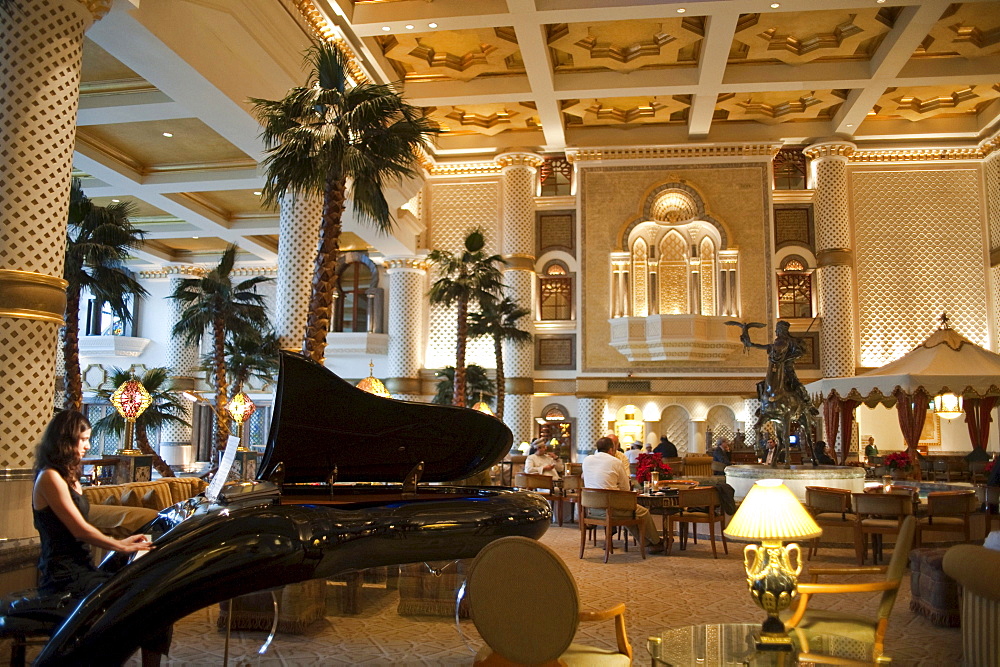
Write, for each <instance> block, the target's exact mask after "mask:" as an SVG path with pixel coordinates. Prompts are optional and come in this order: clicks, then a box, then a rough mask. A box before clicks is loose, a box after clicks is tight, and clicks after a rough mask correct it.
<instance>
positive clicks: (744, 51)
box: [731, 9, 895, 65]
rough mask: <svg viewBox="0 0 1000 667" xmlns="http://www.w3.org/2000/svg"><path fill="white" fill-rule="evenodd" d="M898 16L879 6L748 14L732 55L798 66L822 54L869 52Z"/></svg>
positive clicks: (838, 54) (745, 16)
mask: <svg viewBox="0 0 1000 667" xmlns="http://www.w3.org/2000/svg"><path fill="white" fill-rule="evenodd" d="M894 16H895V13H894V12H893V11H888V10H879V9H859V10H852V11H850V12H847V11H837V10H823V11H815V12H776V13H773V14H744V15H742V16H740V20H739V24H738V28H737V30H736V34H735V36H734V41H733V49H732V51H731V53H732V55H731V57H735V58H737V59H745V60H775V59H777V60H780V61H782V62H784V63H787V64H789V65H799V64H802V63H807V62H810V61H813V60H816V59H817V58H821V57H854V56H857V55H859V54H861V55H870V54H871V52H872V51H873V50H874V47H875V46H876V45H877V44H878V42H879V41H880V40H881V38H882V37H883V36H884V35H885V34H886V33H887V32H889V30H890V29H891V28H892V19H893V17H894Z"/></svg>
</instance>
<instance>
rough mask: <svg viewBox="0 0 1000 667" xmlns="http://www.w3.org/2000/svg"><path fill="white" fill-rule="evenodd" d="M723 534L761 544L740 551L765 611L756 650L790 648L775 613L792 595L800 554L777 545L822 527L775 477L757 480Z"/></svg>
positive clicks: (810, 535)
mask: <svg viewBox="0 0 1000 667" xmlns="http://www.w3.org/2000/svg"><path fill="white" fill-rule="evenodd" d="M723 532H724V533H725V534H726V537H731V538H742V539H748V540H759V541H760V546H758V545H756V544H748V545H747V546H746V548H745V549H744V551H743V565H744V567H745V569H746V573H747V586H748V587H749V588H750V595H751V596H752V597H753V600H754V602H756V603H757V605H758V606H759V607H760V608H761V609H763V610H764V611H766V612H767V619H766V620H765V621H764V623H763V625H762V627H761V634H760V641H759V642H758V643H757V648H758V649H760V650H778V651H790V650H791V649H792V643H791V639H790V638H789V637H788V633H787V632H786V631H785V624H784V623H783V622H782V621H781V619H780V618H778V614H779V612H781V611H782V610H784V609H787V608H788V606H789V605H790V604H791V603H792V599H793V598H794V597H795V596H796V595H797V589H796V586H797V584H798V575H799V572H801V571H802V554H801V551H800V550H799V545H798V544H782V543H783V542H789V541H791V540H808V539H812V538H814V537H819V536H820V535H821V534H822V532H823V531H822V530H821V529H820V527H819V526H818V525H816V522H815V521H813V518H812V517H811V516H809V513H808V512H806V510H805V508H804V507H802V504H801V503H800V502H799V501H798V499H797V498H796V497H795V496H794V495H793V494H792V492H791V491H790V490H789V489H788V487H787V486H785V485H784V484H782V483H781V480H780V479H762V480H760V481H758V482H757V483H756V484H754V485H753V487H752V488H751V489H750V492H749V493H748V494H747V495H746V498H744V499H743V502H742V503H741V504H740V507H739V509H738V510H736V514H734V515H733V518H732V520H731V521H730V522H729V525H728V526H727V527H726V529H725V530H724V531H723ZM793 556H794V558H795V567H794V568H793V567H792V565H791V560H792V557H793Z"/></svg>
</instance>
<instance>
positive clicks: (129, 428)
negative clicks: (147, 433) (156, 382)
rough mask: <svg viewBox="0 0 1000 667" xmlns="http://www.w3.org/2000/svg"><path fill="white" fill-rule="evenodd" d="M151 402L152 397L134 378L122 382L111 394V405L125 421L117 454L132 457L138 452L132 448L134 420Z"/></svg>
mask: <svg viewBox="0 0 1000 667" xmlns="http://www.w3.org/2000/svg"><path fill="white" fill-rule="evenodd" d="M152 402H153V397H152V396H150V395H149V392H148V391H146V388H145V387H144V386H142V383H141V382H139V381H138V380H136V379H135V378H134V377H133V378H132V379H131V380H126V381H125V382H122V383H121V385H120V386H119V387H118V388H117V389H115V391H114V393H113V394H111V405H113V406H115V410H117V411H118V414H119V415H121V418H122V419H124V420H125V439H124V442H123V443H122V449H121V451H119V452H118V453H119V454H125V455H130V454H131V455H134V454H138V453H139V452H138V451H136V450H135V449H133V448H132V439H133V433H134V430H135V420H136V419H138V418H139V415H141V414H142V413H143V412H144V411H145V410H146V408H148V407H149V406H150V404H151V403H152Z"/></svg>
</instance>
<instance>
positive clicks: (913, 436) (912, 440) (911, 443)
mask: <svg viewBox="0 0 1000 667" xmlns="http://www.w3.org/2000/svg"><path fill="white" fill-rule="evenodd" d="M895 396H896V416H897V417H899V430H900V431H902V433H903V442H905V443H906V451H908V452H909V454H910V462H911V463H912V464H913V470H914V474H915V476H916V479H917V480H920V479H921V474H920V460H919V458H918V457H917V454H918V453H917V443H919V442H920V432H921V431H922V430H923V428H924V419H926V418H927V402H928V401H929V400H930V399H929V398H928V396H927V393H926V392H925V391H924V390H923V389H918V390H917V391H916V392H914V393H913V395H912V396H911V395H910V394H908V393H906V392H905V391H898V392H896V394H895Z"/></svg>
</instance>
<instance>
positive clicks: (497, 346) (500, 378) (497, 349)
mask: <svg viewBox="0 0 1000 667" xmlns="http://www.w3.org/2000/svg"><path fill="white" fill-rule="evenodd" d="M493 354H494V355H496V360H497V419H503V399H504V396H505V395H506V393H507V392H506V391H505V387H504V374H503V340H502V339H501V338H500V336H499V335H494V336H493Z"/></svg>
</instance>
